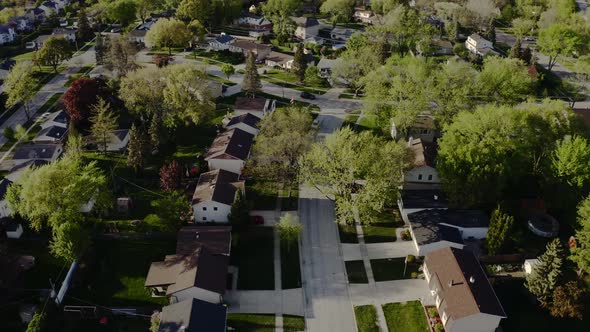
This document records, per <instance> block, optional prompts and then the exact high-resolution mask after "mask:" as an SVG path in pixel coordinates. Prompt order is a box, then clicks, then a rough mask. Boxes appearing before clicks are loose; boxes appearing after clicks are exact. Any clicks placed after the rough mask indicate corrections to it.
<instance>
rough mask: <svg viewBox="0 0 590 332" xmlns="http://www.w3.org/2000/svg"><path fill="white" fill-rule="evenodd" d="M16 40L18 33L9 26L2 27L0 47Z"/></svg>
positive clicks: (0, 26) (0, 27) (0, 28)
mask: <svg viewBox="0 0 590 332" xmlns="http://www.w3.org/2000/svg"><path fill="white" fill-rule="evenodd" d="M15 38H16V32H15V31H14V28H13V27H11V26H10V25H8V24H2V25H0V45H4V44H8V43H11V42H13V41H14V39H15Z"/></svg>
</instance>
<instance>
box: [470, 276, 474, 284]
mask: <svg viewBox="0 0 590 332" xmlns="http://www.w3.org/2000/svg"><path fill="white" fill-rule="evenodd" d="M469 282H470V283H472V284H475V278H474V277H473V276H471V277H469Z"/></svg>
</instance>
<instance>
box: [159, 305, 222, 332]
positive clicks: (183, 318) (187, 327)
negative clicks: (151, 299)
mask: <svg viewBox="0 0 590 332" xmlns="http://www.w3.org/2000/svg"><path fill="white" fill-rule="evenodd" d="M226 322H227V307H226V306H224V305H221V304H212V303H209V302H205V301H201V300H197V299H188V300H185V301H182V302H178V303H173V304H170V305H167V306H165V307H164V308H162V312H161V313H160V323H159V324H160V325H159V327H158V332H200V331H203V332H225V331H227V327H226Z"/></svg>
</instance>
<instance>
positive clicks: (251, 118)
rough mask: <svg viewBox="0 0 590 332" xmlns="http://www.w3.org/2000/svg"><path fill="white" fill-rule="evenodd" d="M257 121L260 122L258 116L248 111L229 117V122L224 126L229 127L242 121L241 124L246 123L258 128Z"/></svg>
mask: <svg viewBox="0 0 590 332" xmlns="http://www.w3.org/2000/svg"><path fill="white" fill-rule="evenodd" d="M259 122H260V118H259V117H257V116H255V115H252V114H250V113H244V114H242V115H238V116H234V117H233V118H231V120H230V121H229V123H228V124H227V126H226V127H231V126H234V125H237V124H239V123H243V124H245V125H248V126H250V127H252V128H258V123H259Z"/></svg>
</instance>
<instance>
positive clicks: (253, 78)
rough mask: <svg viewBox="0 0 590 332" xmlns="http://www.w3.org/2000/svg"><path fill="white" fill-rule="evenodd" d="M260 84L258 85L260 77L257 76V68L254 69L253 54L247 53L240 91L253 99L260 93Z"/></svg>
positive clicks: (254, 58) (254, 59)
mask: <svg viewBox="0 0 590 332" xmlns="http://www.w3.org/2000/svg"><path fill="white" fill-rule="evenodd" d="M261 88H262V84H261V83H260V76H259V75H258V68H257V67H256V57H255V56H254V53H252V52H250V53H248V58H247V59H246V68H245V72H244V80H243V81H242V90H243V91H244V92H245V93H246V94H249V95H251V96H252V97H254V95H255V94H256V93H257V92H259V91H260V89H261Z"/></svg>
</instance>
